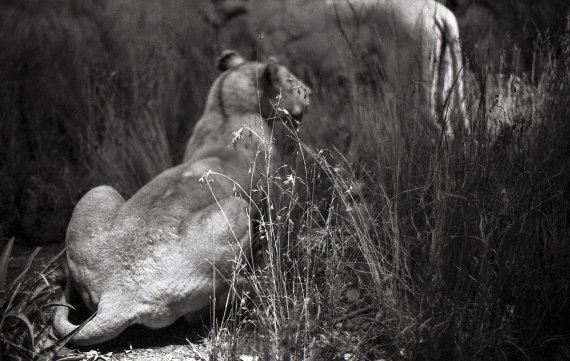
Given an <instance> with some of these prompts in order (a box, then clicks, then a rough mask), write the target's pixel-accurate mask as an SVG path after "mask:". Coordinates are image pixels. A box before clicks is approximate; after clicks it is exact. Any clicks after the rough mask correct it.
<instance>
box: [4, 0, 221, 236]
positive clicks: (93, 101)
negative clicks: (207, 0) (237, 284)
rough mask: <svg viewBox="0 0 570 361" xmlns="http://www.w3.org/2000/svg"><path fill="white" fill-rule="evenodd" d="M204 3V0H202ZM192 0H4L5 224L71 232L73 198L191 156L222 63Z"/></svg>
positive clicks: (137, 179)
mask: <svg viewBox="0 0 570 361" xmlns="http://www.w3.org/2000/svg"><path fill="white" fill-rule="evenodd" d="M196 5H199V4H196ZM198 10H199V7H194V6H189V4H187V3H186V2H184V1H178V0H171V1H166V2H158V1H148V2H146V1H126V0H125V1H113V2H110V1H82V2H78V1H72V0H69V1H41V2H38V1H32V0H26V1H3V2H2V4H1V7H0V17H1V21H0V41H1V42H2V44H3V50H2V53H1V54H0V63H1V64H2V66H1V67H0V79H2V83H3V84H4V86H3V87H2V90H1V93H0V104H1V105H0V119H1V122H0V137H1V138H0V144H1V147H0V174H1V176H0V179H1V180H0V182H2V187H1V188H2V191H1V193H0V204H1V206H0V207H1V212H0V213H1V214H2V219H0V236H2V237H8V236H11V235H16V236H18V237H17V238H18V239H24V240H26V241H28V242H40V243H41V242H50V241H51V242H54V241H62V240H63V239H64V232H65V227H66V223H67V220H68V219H69V217H70V214H71V211H72V209H73V205H74V204H75V202H77V200H78V199H79V197H80V196H81V195H82V194H84V193H85V192H86V191H87V190H88V189H90V188H91V187H93V186H96V185H98V184H102V183H107V184H110V185H113V186H114V187H116V188H117V189H118V190H119V191H120V192H121V193H123V194H124V195H125V196H129V195H130V194H132V193H134V192H135V191H136V190H137V189H138V188H139V187H140V186H142V185H143V184H144V183H145V182H146V181H148V180H149V179H150V178H152V177H153V176H154V175H156V174H157V173H158V172H160V171H161V170H163V169H165V168H167V167H169V166H171V165H172V164H173V162H174V161H178V160H179V159H180V158H181V154H182V149H183V143H184V142H185V140H186V139H187V136H188V135H189V133H190V130H191V128H192V125H193V122H194V121H195V119H197V118H198V117H199V115H200V112H201V110H202V107H203V103H204V98H205V94H207V90H208V88H209V85H210V82H211V80H212V79H213V77H214V75H215V72H214V71H213V63H214V58H215V56H217V54H214V51H213V49H212V44H211V43H210V42H209V41H208V39H211V34H210V30H209V28H208V26H207V25H206V24H205V23H204V21H202V18H201V15H200V14H199V13H198Z"/></svg>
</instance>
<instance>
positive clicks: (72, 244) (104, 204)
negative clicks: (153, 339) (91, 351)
mask: <svg viewBox="0 0 570 361" xmlns="http://www.w3.org/2000/svg"><path fill="white" fill-rule="evenodd" d="M124 202H125V200H124V199H123V197H121V195H120V194H119V193H118V192H117V191H116V190H115V189H113V188H112V187H108V186H100V187H97V188H94V189H92V190H91V191H89V192H88V193H87V194H86V195H85V196H83V198H81V200H80V201H79V202H78V203H77V205H76V207H75V209H74V211H73V215H72V217H71V220H70V222H69V226H68V228H67V235H66V245H67V265H68V271H69V273H68V280H67V285H66V290H65V295H64V296H63V297H62V301H63V302H66V303H68V302H69V292H70V291H71V287H73V286H75V287H76V288H77V290H78V291H79V293H80V295H81V298H82V299H83V301H84V302H85V304H86V306H87V307H88V308H89V309H91V310H95V309H97V306H98V304H99V301H100V298H101V293H102V291H103V290H102V289H101V287H102V284H101V282H100V281H101V280H99V279H98V277H100V275H101V274H104V273H102V272H101V270H100V268H101V267H104V264H102V262H101V257H105V255H104V253H105V252H104V251H105V248H106V247H105V244H104V242H105V233H106V231H107V230H108V228H109V226H110V224H111V222H112V221H113V219H114V218H115V215H116V213H117V211H118V209H119V207H120V206H121V205H122V204H123V203H124ZM55 311H56V312H55V320H54V325H55V328H56V330H57V331H58V333H59V335H60V336H63V335H65V334H66V333H68V332H69V331H70V330H71V329H73V328H74V327H75V326H74V325H72V324H71V323H69V321H68V313H69V310H68V308H67V307H63V306H58V307H56V310H55ZM97 317H98V319H100V318H101V317H100V316H97ZM90 323H91V322H90ZM83 332H86V331H83ZM72 341H74V340H72ZM80 342H81V341H80Z"/></svg>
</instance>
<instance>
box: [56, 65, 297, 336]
mask: <svg viewBox="0 0 570 361" xmlns="http://www.w3.org/2000/svg"><path fill="white" fill-rule="evenodd" d="M226 55H227V54H226ZM237 56H238V55H235V56H230V59H233V60H234V62H233V63H232V62H229V63H228V64H229V65H230V66H232V65H233V67H232V68H229V69H227V70H226V71H225V72H224V73H223V74H222V75H220V76H219V77H218V79H217V80H216V81H215V82H214V84H213V86H212V88H211V90H210V93H209V95H208V100H207V104H206V109H205V111H204V114H203V115H202V117H201V118H200V120H199V121H198V123H197V124H196V127H195V130H194V133H193V135H192V137H191V139H190V141H189V142H188V147H187V149H186V155H185V159H184V162H183V163H182V164H180V165H179V166H177V167H174V168H171V169H168V170H166V171H164V172H163V173H161V174H160V175H158V176H157V177H156V178H154V179H153V180H151V181H150V182H149V183H148V184H146V185H145V186H144V187H143V188H141V189H140V190H139V191H138V192H137V193H136V194H135V195H133V196H132V197H131V198H130V199H129V200H127V201H125V200H124V199H123V198H122V197H121V195H120V194H119V193H118V192H117V191H116V190H114V189H113V188H111V187H109V186H100V187H97V188H94V189H92V190H91V191H90V192H88V193H87V194H86V195H85V196H84V197H83V198H82V199H81V200H80V201H79V203H78V204H77V206H76V208H75V210H74V212H73V215H72V218H71V221H70V223H69V227H68V230H67V236H66V243H67V263H68V269H69V277H70V280H69V281H68V289H67V290H66V294H68V293H69V287H70V286H73V287H75V288H76V289H77V290H78V291H79V293H80V295H81V297H82V299H83V300H84V302H85V304H86V305H87V306H88V307H89V308H90V309H91V310H93V311H95V310H96V311H97V313H96V315H95V317H94V318H93V319H92V320H91V321H89V322H88V323H87V324H86V325H85V326H84V327H83V328H82V329H81V330H79V331H78V333H77V334H75V335H74V336H73V337H72V338H71V342H72V343H75V344H79V345H91V344H97V343H101V342H103V341H106V340H109V339H111V338H113V337H115V336H117V335H118V334H119V333H120V332H121V331H123V330H124V329H125V328H126V327H127V326H129V325H131V324H135V323H139V324H143V325H146V326H148V327H151V328H159V327H164V326H167V325H169V324H171V323H172V322H174V321H175V320H176V319H177V318H179V317H182V316H185V317H186V318H188V319H193V318H195V316H196V315H197V314H200V313H201V312H202V311H203V309H205V308H206V309H207V308H208V306H209V305H210V302H211V301H210V298H211V296H212V295H215V294H219V293H220V292H223V291H224V290H225V289H227V284H226V282H224V281H225V280H226V279H227V278H228V277H229V276H230V274H231V271H232V267H233V263H232V262H230V261H231V260H233V259H234V258H236V257H240V256H241V255H243V254H244V252H247V250H248V248H249V240H250V238H249V229H250V224H249V216H248V214H247V212H246V211H247V209H248V207H249V203H248V201H246V200H245V199H247V198H246V197H247V195H246V194H247V193H249V192H250V191H251V185H252V184H253V185H254V184H255V182H256V179H255V177H256V176H257V175H258V173H256V172H253V175H249V174H248V170H249V168H250V165H251V164H252V163H255V154H256V152H257V150H258V149H261V150H262V151H263V150H265V149H264V148H265V147H268V146H269V145H270V144H271V142H270V137H271V134H270V128H271V126H272V125H273V123H274V122H273V121H272V120H271V119H268V118H269V115H270V113H271V112H272V111H271V105H270V104H269V103H268V98H271V99H274V98H275V96H276V95H277V94H279V93H281V94H282V101H281V103H280V107H284V108H285V109H286V110H288V111H289V112H290V113H295V112H297V113H298V114H299V115H300V114H301V113H302V111H303V109H304V106H305V104H306V100H305V99H304V95H301V93H297V91H296V90H291V89H290V88H289V86H288V84H286V78H287V77H292V76H291V75H289V72H288V71H287V69H285V68H284V67H283V66H281V65H278V64H276V63H274V62H268V63H255V62H245V61H242V60H239V59H241V58H236V57H237ZM236 59H237V60H238V61H237V62H235V60H236ZM236 64H237V65H236ZM260 104H261V116H262V117H260V112H259V109H260ZM268 104H269V105H268ZM244 125H246V126H248V125H249V126H251V128H252V130H257V131H259V132H260V135H261V136H262V137H264V136H265V137H268V139H265V140H266V141H262V140H260V139H259V138H257V137H255V136H253V137H247V138H244V139H242V141H240V142H239V143H238V144H236V145H235V149H234V147H232V146H231V145H230V144H231V142H232V138H233V132H235V131H237V130H238V129H239V128H241V127H243V126H244ZM244 136H245V133H244ZM275 141H276V142H279V141H281V140H280V139H276V140H275ZM210 170H211V171H214V172H219V173H223V174H225V175H227V176H228V177H230V178H231V179H233V180H234V181H235V182H237V184H239V186H240V187H241V189H243V193H246V194H244V195H243V196H244V197H236V196H234V183H233V182H232V181H230V180H228V179H226V178H224V177H222V176H216V175H214V174H211V175H210V176H209V177H204V173H206V172H208V171H210ZM252 176H253V177H254V179H253V181H251V177H252ZM200 179H202V183H200ZM210 179H211V180H212V181H210ZM210 189H211V190H212V191H210ZM214 269H215V271H216V272H213V270H214ZM54 325H55V328H56V330H57V332H58V333H59V334H60V335H61V336H63V335H65V334H67V333H69V332H71V331H73V330H74V329H75V328H76V326H75V325H73V324H71V323H70V322H69V321H68V309H67V308H66V307H57V310H56V316H55V321H54Z"/></svg>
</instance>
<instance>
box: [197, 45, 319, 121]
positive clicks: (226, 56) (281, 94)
mask: <svg viewBox="0 0 570 361" xmlns="http://www.w3.org/2000/svg"><path fill="white" fill-rule="evenodd" d="M218 69H219V70H220V71H222V72H223V73H222V75H220V77H218V80H217V81H216V82H215V83H214V85H213V86H212V89H211V91H210V97H209V101H208V103H209V104H216V105H217V106H219V107H220V111H221V112H222V114H225V115H234V114H245V113H260V114H261V116H262V117H263V119H266V120H272V119H274V118H275V117H276V115H279V116H282V115H284V114H285V115H286V114H289V115H291V116H292V117H294V118H296V119H297V120H300V118H301V117H302V115H303V113H304V112H305V110H306V108H307V106H308V104H309V102H310V95H311V90H310V89H309V87H308V86H307V85H306V84H304V83H303V82H302V81H301V80H299V79H298V78H297V77H296V76H295V75H293V73H291V72H290V71H289V70H288V69H287V68H286V67H285V66H283V65H281V64H279V63H278V61H277V60H276V59H274V58H269V60H268V61H266V62H264V63H260V62H253V61H246V60H245V59H244V58H243V57H242V56H241V55H240V54H239V53H237V52H235V51H232V50H227V51H225V52H224V53H223V54H222V55H221V56H220V57H219V58H218ZM212 98H213V99H212Z"/></svg>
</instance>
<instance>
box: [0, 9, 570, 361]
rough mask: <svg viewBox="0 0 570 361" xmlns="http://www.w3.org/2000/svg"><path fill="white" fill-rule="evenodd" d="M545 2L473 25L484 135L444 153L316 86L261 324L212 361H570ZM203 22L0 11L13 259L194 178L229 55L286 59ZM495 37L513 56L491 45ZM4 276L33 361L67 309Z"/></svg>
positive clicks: (555, 65)
mask: <svg viewBox="0 0 570 361" xmlns="http://www.w3.org/2000/svg"><path fill="white" fill-rule="evenodd" d="M526 3H527V2H517V1H504V2H501V3H499V4H495V3H493V4H486V3H484V2H478V3H477V4H479V6H480V7H481V9H479V10H477V11H480V12H482V13H483V14H491V16H490V18H491V19H492V18H493V17H498V16H499V15H497V14H501V15H503V14H504V16H505V18H504V19H503V22H502V23H490V24H489V25H488V27H486V28H485V29H484V30H485V31H483V30H481V29H480V28H477V27H476V24H477V22H476V21H474V20H473V18H472V17H473V16H475V15H473V14H471V15H469V16H471V18H469V17H467V15H466V17H465V18H464V23H463V24H464V25H465V27H464V33H463V36H464V39H465V44H466V54H465V56H466V58H467V60H468V68H467V69H466V76H465V78H466V90H467V91H466V92H467V102H468V108H469V116H470V117H471V119H472V120H473V121H472V123H473V124H474V126H473V129H471V134H472V135H470V136H465V137H463V138H461V137H459V139H456V140H455V141H453V142H451V141H447V140H445V139H441V138H440V137H438V136H437V134H436V132H434V129H431V128H430V127H429V126H428V125H426V124H425V123H424V122H422V121H420V119H418V117H417V114H419V111H418V110H417V109H415V106H414V105H413V104H405V103H404V102H403V101H401V100H400V101H395V102H392V101H386V99H387V98H384V97H381V96H380V95H379V94H378V93H377V92H374V91H371V89H369V88H367V87H366V86H362V85H361V84H359V83H358V79H359V69H358V66H356V65H355V69H354V73H350V74H345V75H346V79H347V80H346V81H347V83H344V84H343V88H342V89H335V88H334V87H332V86H323V87H321V88H320V87H319V85H318V83H316V89H313V90H314V94H315V99H314V103H315V106H314V107H313V109H312V112H311V114H309V119H307V120H306V121H307V124H306V125H303V127H302V128H301V133H300V136H301V139H305V140H306V141H308V140H311V141H312V142H313V143H314V144H313V147H311V148H309V147H306V146H305V145H304V143H303V142H302V141H301V140H299V141H298V147H299V156H298V158H299V162H298V164H297V166H296V167H291V168H285V169H284V172H285V175H289V176H290V177H289V178H288V182H285V183H284V182H283V179H281V180H277V181H275V180H270V181H275V182H277V183H276V185H277V186H278V187H279V189H280V192H279V194H280V195H281V197H280V198H279V199H278V200H277V201H276V203H275V204H274V210H275V212H274V213H272V214H271V215H268V217H267V218H266V219H263V222H264V223H263V227H262V229H263V230H265V231H266V232H267V233H266V234H265V238H264V239H265V240H266V246H265V252H264V255H265V258H266V260H265V262H264V263H263V266H262V267H259V268H256V269H254V270H243V271H242V273H243V274H244V276H245V277H246V278H247V279H248V280H249V283H250V285H251V286H252V287H253V289H254V291H255V292H253V293H252V294H251V300H250V301H249V306H248V307H247V308H246V309H245V310H244V309H243V308H239V307H235V308H234V312H237V313H240V312H242V311H243V312H245V313H246V315H245V316H244V315H242V316H241V317H242V318H241V320H242V322H231V321H232V317H230V320H224V321H222V322H220V324H217V325H216V327H212V334H211V337H210V344H211V346H212V355H213V356H212V357H214V358H217V359H232V357H235V353H236V347H238V345H239V339H240V336H243V335H245V334H248V335H249V334H250V332H251V330H252V329H253V330H255V332H253V335H254V336H252V337H253V338H254V339H255V342H254V343H255V345H256V346H255V347H254V348H255V350H256V351H257V352H258V353H259V355H261V356H263V358H264V359H278V358H279V359H289V357H291V359H308V358H309V359H315V360H342V359H351V358H350V357H353V358H352V359H354V360H363V359H371V360H377V359H382V358H384V359H393V360H399V359H406V360H439V359H441V360H447V359H449V360H454V359H458V360H460V359H468V360H472V359H473V360H475V359H476V360H519V359H521V360H529V359H530V360H535V359H536V360H541V359H560V360H564V359H568V358H570V348H569V347H568V344H569V343H570V336H569V335H570V329H569V326H568V325H569V324H568V322H567V321H566V320H565V317H564V315H567V314H570V300H569V295H570V277H568V275H570V263H569V260H570V223H569V220H570V195H569V194H568V193H569V192H570V122H569V120H570V91H569V89H568V87H569V86H570V85H569V84H570V68H569V67H570V28H569V25H568V21H569V18H568V15H567V14H568V13H567V9H566V8H565V7H564V4H562V3H559V2H555V1H553V2H550V3H546V4H545V5H544V6H543V7H540V6H539V5H537V4H538V2H532V3H529V4H526ZM526 5H528V6H526ZM203 6H204V7H203ZM205 6H206V4H205V3H204V4H203V3H201V2H192V3H190V2H188V1H182V0H169V1H145V2H143V1H134V0H115V1H96V0H90V1H87V0H85V1H74V0H67V1H55V0H42V1H33V0H19V1H8V0H2V1H0V44H2V50H1V51H0V79H1V80H2V84H3V86H2V87H0V217H1V218H0V237H2V239H5V240H7V239H8V238H9V237H12V236H14V237H16V242H20V243H26V244H28V245H31V244H36V243H46V242H62V241H63V239H64V234H65V227H66V225H67V222H68V220H69V218H70V215H71V212H72V210H73V206H74V204H75V203H76V202H77V200H78V199H79V198H80V197H81V195H83V194H84V193H85V192H86V191H87V190H89V189H90V188H91V187H93V186H96V185H99V184H109V185H112V186H114V187H116V188H117V189H118V190H119V191H120V192H121V193H122V194H123V195H124V196H125V197H129V196H130V195H131V194H133V193H134V192H135V191H136V190H137V189H138V188H139V187H140V186H141V185H143V184H144V183H145V182H147V181H148V180H149V179H150V178H152V177H153V176H154V175H156V174H157V173H158V172H160V171H161V170H163V169H165V168H167V167H169V166H171V165H173V164H175V163H176V162H178V161H179V160H180V158H181V153H182V151H183V145H184V142H185V141H186V139H187V138H188V136H189V134H190V131H191V129H192V126H193V122H194V121H195V120H196V119H197V118H198V116H199V114H200V112H201V110H202V108H203V105H204V101H205V96H206V94H207V90H208V88H209V86H210V84H211V81H212V80H213V79H214V78H215V76H216V74H217V72H216V70H215V69H214V67H213V64H214V59H215V57H216V56H217V55H218V53H219V50H220V49H219V48H221V47H225V45H226V44H228V43H229V44H231V45H237V46H238V47H240V46H250V48H249V53H250V54H255V53H257V52H258V51H259V53H260V54H263V49H264V47H269V46H267V45H264V43H263V41H265V40H263V39H261V40H259V42H257V40H258V39H256V38H255V35H254V36H253V38H251V39H249V40H248V41H246V42H245V43H239V44H238V43H235V39H233V40H232V39H231V37H227V34H228V33H232V32H233V33H235V29H233V28H231V26H237V25H235V24H238V25H240V24H241V25H243V21H244V18H243V17H240V18H236V19H235V20H233V21H234V22H236V23H235V24H234V25H232V24H228V27H227V28H221V29H218V30H216V29H215V28H214V27H213V26H212V24H211V23H210V22H208V21H206V20H207V19H205V17H204V14H203V13H202V12H201V11H200V9H201V8H205ZM455 6H456V12H457V14H458V15H459V16H462V15H465V14H468V12H469V11H472V9H473V8H471V10H468V8H466V7H465V6H466V4H465V3H463V2H461V1H457V2H456V4H455ZM462 6H463V7H462ZM508 9H515V11H509V10H508ZM248 16H254V15H251V14H250V15H248ZM505 19H508V21H506V20H505ZM549 26H550V27H549ZM239 29H241V30H240V31H241V34H242V35H243V36H246V35H247V34H249V35H251V32H252V30H251V29H247V30H243V28H239ZM489 29H491V30H490V31H493V34H501V35H503V36H504V38H500V39H498V40H497V41H496V42H493V41H492V40H493V39H492V38H493V37H494V35H493V37H491V38H485V40H484V42H482V41H480V40H478V37H477V36H478V35H480V34H481V35H482V38H483V35H485V34H486V31H487V30H489ZM253 32H255V31H253ZM511 34H512V35H511ZM224 36H226V37H224ZM242 38H243V37H242ZM232 41H234V42H232ZM253 44H258V45H257V47H256V49H251V46H253ZM487 45H488V46H487ZM482 49H483V50H482ZM242 52H243V53H244V54H246V53H247V52H248V51H243V50H242ZM286 60H287V61H289V63H291V64H292V70H294V71H296V72H297V69H296V68H295V65H296V64H297V65H298V60H297V63H295V62H293V59H286ZM298 69H299V71H298V72H297V73H299V74H301V73H303V71H305V70H303V69H301V66H300V65H299V68H298ZM499 72H502V73H503V74H499ZM314 73H315V72H313V73H311V74H314ZM513 75H516V76H517V77H514V76H513ZM377 81H381V79H377ZM351 82H352V83H351ZM347 89H348V90H347ZM347 92H348V94H347ZM339 108H342V112H338V109H339ZM292 136H295V135H292ZM316 147H318V148H327V149H326V150H318V149H316ZM315 149H316V150H315ZM295 170H296V172H295ZM292 180H295V185H296V186H295V187H293V183H292ZM291 230H295V232H294V233H292V232H291ZM6 249H8V248H6ZM30 249H31V248H30ZM6 255H7V256H5V258H6V259H7V258H9V257H8V256H9V252H6ZM34 255H35V254H34ZM6 262H7V261H6V260H4V259H2V260H0V276H2V277H0V286H2V287H0V288H2V289H4V290H5V291H4V292H3V293H2V295H1V298H0V301H1V304H0V306H1V307H2V315H4V316H2V319H1V321H0V332H1V334H0V336H1V339H2V343H0V353H2V352H9V354H10V355H14V357H21V358H24V359H26V358H30V357H31V354H27V353H21V352H20V351H18V352H16V351H15V350H17V349H18V347H17V346H18V345H20V346H21V347H24V348H26V349H28V350H30V349H34V348H35V349H36V350H35V351H38V350H39V349H38V347H37V345H38V342H36V343H35V344H34V343H31V340H32V339H37V340H40V339H41V338H42V337H44V333H43V331H41V330H43V327H44V326H45V325H46V324H48V323H49V309H50V308H49V307H42V306H44V305H45V304H46V303H47V301H46V299H45V298H44V297H43V296H44V294H45V293H47V292H48V291H49V289H48V288H46V287H47V286H45V284H44V283H43V282H41V280H43V278H41V277H40V279H41V280H40V281H38V280H36V279H35V278H33V277H32V278H30V280H35V281H34V282H36V283H33V282H32V281H26V282H27V283H25V284H24V283H21V284H20V286H18V284H19V283H18V282H16V283H15V284H14V285H12V287H9V288H8V287H7V286H8V285H9V282H4V281H3V280H2V278H3V277H4V276H3V275H5V274H6V271H4V269H5V268H6V267H7V266H6V264H7V263H6ZM48 272H49V271H48ZM22 280H23V279H22ZM34 291H35V292H34ZM50 292H51V291H50ZM28 293H31V294H32V295H35V296H34V297H27V296H26V295H27V294H28ZM13 295H17V297H16V296H13ZM38 295H41V296H42V297H39V296H38ZM8 296H9V297H8ZM12 299H14V300H18V299H20V300H21V301H19V303H16V304H15V303H14V302H13V301H11V300H12ZM14 310H16V311H14ZM38 310H42V312H37V311H38ZM22 316H25V317H22ZM24 318H25V319H24ZM29 325H33V328H30V327H29ZM30 335H33V337H30ZM236 336H237V337H236ZM15 345H16V346H15ZM5 354H6V355H7V354H8V353H5ZM18 355H19V356H18ZM347 357H348V358H347Z"/></svg>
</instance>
